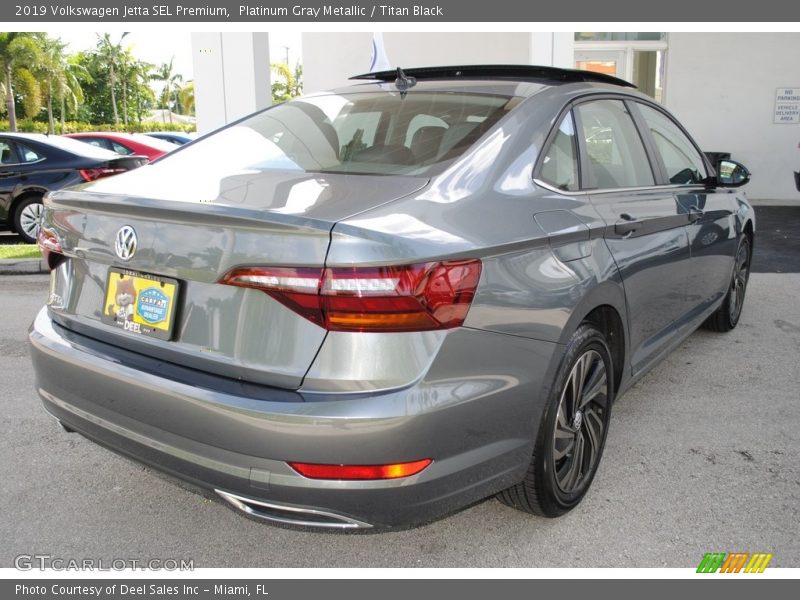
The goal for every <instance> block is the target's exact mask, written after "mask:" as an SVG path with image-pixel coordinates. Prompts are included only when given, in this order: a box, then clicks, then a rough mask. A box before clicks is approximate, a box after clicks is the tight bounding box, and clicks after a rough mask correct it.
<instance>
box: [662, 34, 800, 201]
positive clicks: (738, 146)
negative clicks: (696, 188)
mask: <svg viewBox="0 0 800 600" xmlns="http://www.w3.org/2000/svg"><path fill="white" fill-rule="evenodd" d="M666 85H667V87H666V102H665V104H666V106H667V108H668V109H669V110H670V111H672V112H673V113H674V114H675V116H676V117H678V119H680V121H681V122H682V123H683V124H684V125H685V126H686V128H687V129H688V130H689V131H690V132H691V134H692V136H694V138H695V139H696V140H697V142H698V143H699V144H700V146H701V147H702V148H703V149H704V150H707V151H708V150H712V151H723V152H730V153H731V154H732V157H731V158H733V159H734V160H739V161H740V162H742V163H744V164H745V165H746V166H747V167H748V168H749V169H750V170H751V171H752V173H753V179H752V181H751V183H750V184H749V185H748V186H747V194H748V196H749V197H750V198H758V199H778V200H786V199H795V200H798V201H800V192H798V191H797V189H796V188H795V185H794V177H793V174H792V173H793V172H794V171H798V170H800V149H798V143H799V142H800V124H789V125H780V124H774V123H773V116H774V110H775V88H778V87H784V86H785V87H800V34H797V33H670V34H669V50H668V56H667V74H666Z"/></svg>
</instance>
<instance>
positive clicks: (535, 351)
mask: <svg viewBox="0 0 800 600" xmlns="http://www.w3.org/2000/svg"><path fill="white" fill-rule="evenodd" d="M361 78H362V79H364V80H366V81H365V82H363V83H359V84H357V85H353V86H352V87H348V88H345V89H341V90H337V91H335V92H331V93H326V94H318V95H312V96H307V97H304V98H301V99H298V100H294V101H291V102H288V103H286V104H282V105H279V106H276V107H273V108H271V109H268V110H266V111H263V112H261V113H258V114H255V115H252V116H250V117H247V118H246V119H243V120H241V121H239V122H237V123H233V124H232V125H229V126H227V127H226V128H224V129H221V130H220V131H218V132H216V133H215V134H213V135H210V136H207V137H205V138H203V139H200V140H198V141H196V142H195V143H193V144H190V145H188V146H184V147H182V148H181V149H179V150H176V151H175V152H174V153H172V154H171V155H169V156H167V157H166V158H164V159H162V160H160V161H158V162H157V163H155V164H151V165H147V166H145V167H143V168H140V169H137V170H135V171H132V172H130V173H126V174H122V175H119V176H117V177H114V178H111V179H107V180H100V181H97V182H93V183H91V184H86V185H84V186H82V187H80V188H76V189H71V190H63V191H59V192H54V193H51V194H49V196H48V197H47V199H46V202H45V204H46V210H45V213H44V217H43V222H42V231H41V234H40V244H41V245H42V247H43V248H44V250H45V252H46V254H47V257H48V261H49V264H50V265H51V267H52V269H53V271H52V275H51V278H52V279H51V292H50V297H49V300H48V303H47V306H46V307H45V308H43V309H42V311H41V312H40V313H39V315H38V316H37V318H36V320H35V322H34V323H33V325H32V329H31V333H30V341H31V345H32V350H31V354H32V357H33V363H34V367H35V372H36V386H37V390H38V392H39V394H40V395H41V397H42V400H43V402H44V406H45V408H46V409H47V410H48V412H50V413H51V414H52V415H54V416H55V417H56V418H57V419H58V420H59V421H60V422H61V423H62V424H63V425H64V426H65V427H66V428H68V429H70V430H75V431H78V432H80V433H82V434H83V435H85V436H87V437H89V438H90V439H93V440H96V441H97V442H99V443H101V444H103V445H105V446H107V447H109V448H112V449H114V450H117V451H119V452H121V453H123V454H126V455H129V456H132V457H134V458H136V459H138V460H140V461H143V462H145V463H147V464H149V465H152V466H153V467H155V468H157V469H160V470H162V471H165V472H167V473H170V474H172V475H175V476H177V477H180V478H182V479H184V480H186V481H189V482H192V483H195V484H197V485H199V486H201V487H203V488H206V489H210V490H213V491H215V492H216V493H217V494H219V496H221V497H222V498H224V499H225V500H227V501H228V502H229V503H230V504H232V505H233V506H235V507H236V508H238V509H239V510H241V511H243V512H245V513H247V514H250V515H253V516H257V517H262V518H264V519H268V520H272V521H279V522H284V523H292V524H301V525H310V526H318V527H339V528H359V527H391V526H398V525H406V524H412V523H419V522H423V521H426V520H429V519H432V518H435V517H438V516H440V515H443V514H445V513H447V512H449V511H452V510H454V509H457V508H459V507H463V506H465V505H466V504H468V503H470V502H473V501H475V500H478V499H481V498H484V497H486V496H488V495H491V494H499V496H498V497H499V498H500V500H501V501H503V502H505V503H507V504H509V505H511V506H515V507H517V508H520V509H522V510H525V511H529V512H532V513H535V514H539V515H545V516H557V515H560V514H563V513H564V512H566V511H568V510H570V509H572V508H573V507H575V506H576V505H577V504H578V503H579V502H580V500H581V498H582V497H583V496H584V494H585V493H586V491H587V489H588V488H589V485H590V484H591V481H592V478H593V477H594V475H595V473H596V471H597V465H598V463H599V461H600V457H601V455H602V452H603V446H604V443H605V439H606V432H607V430H608V424H609V417H610V412H611V407H612V403H613V400H614V399H615V398H617V397H619V396H620V395H621V394H622V393H623V392H624V391H625V390H626V389H628V388H629V387H630V386H631V384H632V383H633V382H635V381H636V380H637V379H639V378H640V377H642V376H643V375H644V374H645V373H646V372H647V371H648V370H649V369H650V368H651V367H652V366H653V365H655V364H656V363H657V362H658V361H659V360H660V359H661V358H663V357H664V356H665V355H666V353H667V352H669V351H670V350H671V349H673V348H675V347H676V346H677V345H678V344H679V343H680V342H681V340H682V339H684V338H685V337H686V336H687V335H689V334H690V333H691V332H692V331H693V330H694V329H696V328H697V327H698V326H700V325H702V324H706V326H708V327H709V328H711V329H714V330H717V331H727V330H729V329H732V328H733V327H735V326H736V323H737V321H738V320H739V316H740V314H741V309H742V303H743V300H744V294H745V287H746V285H747V278H748V266H749V263H750V255H751V250H752V244H753V232H754V219H753V210H752V208H751V207H750V205H749V204H748V203H747V201H746V200H745V197H744V194H743V193H740V192H737V191H736V190H735V189H734V188H736V187H738V186H740V185H742V184H744V183H746V182H747V180H748V179H749V173H748V172H747V171H746V169H744V167H742V166H741V165H739V164H738V163H734V162H731V161H724V162H722V163H720V165H713V166H712V165H710V164H708V162H707V159H706V158H705V157H704V155H703V153H702V152H700V150H699V148H698V147H697V145H696V144H695V143H694V141H692V139H691V138H690V137H689V135H688V134H687V133H686V132H685V131H684V130H683V128H682V127H681V126H680V125H679V124H678V123H677V122H676V121H675V120H674V119H673V117H672V116H671V115H670V114H669V113H667V112H666V111H665V110H664V109H663V108H662V107H661V106H659V105H658V104H656V103H654V102H653V101H652V100H651V99H650V98H648V97H646V96H644V95H642V94H639V93H637V92H636V91H635V90H633V89H631V87H630V86H629V84H626V83H625V82H623V81H620V80H617V79H614V78H611V77H608V76H604V75H599V74H593V73H588V72H582V71H570V70H561V69H553V68H544V67H513V66H497V67H487V66H483V67H447V68H428V69H416V70H409V71H408V72H406V73H402V72H398V73H394V72H392V73H388V72H386V73H377V74H375V73H373V74H368V75H365V76H361ZM665 402H668V399H665Z"/></svg>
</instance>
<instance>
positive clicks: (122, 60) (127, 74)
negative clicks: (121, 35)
mask: <svg viewBox="0 0 800 600" xmlns="http://www.w3.org/2000/svg"><path fill="white" fill-rule="evenodd" d="M117 72H118V74H119V78H120V81H121V82H122V122H123V123H124V124H125V127H126V128H127V127H128V90H129V88H130V87H133V86H134V85H135V79H136V59H135V58H134V56H133V54H131V52H130V50H127V49H126V50H123V51H122V52H121V53H120V56H119V64H118V66H117Z"/></svg>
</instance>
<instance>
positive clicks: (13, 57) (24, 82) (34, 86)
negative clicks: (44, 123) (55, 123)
mask: <svg viewBox="0 0 800 600" xmlns="http://www.w3.org/2000/svg"><path fill="white" fill-rule="evenodd" d="M41 55H42V53H41V50H40V46H39V44H38V43H37V40H36V37H35V34H32V33H25V32H0V70H2V73H3V83H2V90H1V91H2V93H3V94H5V101H6V110H7V111H8V127H9V129H10V130H11V131H16V130H17V110H16V105H15V98H14V88H17V89H18V90H19V91H20V92H21V93H22V98H23V106H24V108H25V115H26V116H33V115H35V114H36V113H37V112H38V111H39V107H40V106H41V102H40V96H39V91H40V90H39V85H38V82H37V81H36V78H35V77H34V76H33V73H32V72H31V71H32V70H33V69H35V68H36V67H37V66H38V65H39V64H40V63H41Z"/></svg>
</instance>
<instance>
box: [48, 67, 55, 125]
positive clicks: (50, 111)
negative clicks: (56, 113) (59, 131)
mask: <svg viewBox="0 0 800 600" xmlns="http://www.w3.org/2000/svg"><path fill="white" fill-rule="evenodd" d="M47 133H48V134H50V135H55V133H56V124H55V121H54V120H53V80H52V79H50V78H48V80H47Z"/></svg>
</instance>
